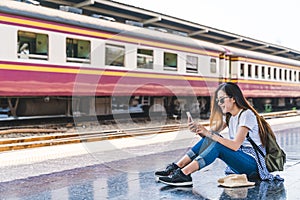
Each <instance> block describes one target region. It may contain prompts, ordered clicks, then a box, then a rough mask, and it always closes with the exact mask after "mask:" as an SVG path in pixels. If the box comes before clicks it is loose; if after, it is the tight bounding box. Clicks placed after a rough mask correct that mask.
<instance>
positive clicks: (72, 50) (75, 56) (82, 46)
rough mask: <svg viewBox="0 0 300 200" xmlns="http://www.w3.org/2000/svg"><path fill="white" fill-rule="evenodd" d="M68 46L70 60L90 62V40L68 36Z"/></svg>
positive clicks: (67, 51)
mask: <svg viewBox="0 0 300 200" xmlns="http://www.w3.org/2000/svg"><path fill="white" fill-rule="evenodd" d="M66 48H67V49H66V53H67V61H68V62H79V63H83V62H84V63H90V53H91V42H90V41H87V40H78V39H72V38H67V39H66Z"/></svg>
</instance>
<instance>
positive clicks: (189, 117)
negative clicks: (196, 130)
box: [186, 112, 194, 122]
mask: <svg viewBox="0 0 300 200" xmlns="http://www.w3.org/2000/svg"><path fill="white" fill-rule="evenodd" d="M186 115H187V117H188V122H194V120H193V117H192V115H191V113H190V112H186Z"/></svg>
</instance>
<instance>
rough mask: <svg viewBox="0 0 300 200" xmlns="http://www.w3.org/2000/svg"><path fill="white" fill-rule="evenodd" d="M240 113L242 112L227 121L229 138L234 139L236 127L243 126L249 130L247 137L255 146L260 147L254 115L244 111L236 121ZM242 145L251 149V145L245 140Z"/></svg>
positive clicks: (249, 111)
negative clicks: (248, 136)
mask: <svg viewBox="0 0 300 200" xmlns="http://www.w3.org/2000/svg"><path fill="white" fill-rule="evenodd" d="M241 112H242V110H241V111H240V112H239V113H238V114H237V115H236V116H231V118H230V120H229V125H228V126H229V127H228V129H229V131H228V132H229V138H230V139H234V138H235V136H236V134H237V130H238V127H240V126H245V127H247V128H248V129H249V135H250V137H251V139H252V140H253V141H254V142H255V143H256V144H257V145H261V141H260V137H259V133H258V132H259V129H258V123H257V119H256V116H255V114H254V113H253V112H252V111H251V110H249V109H248V110H245V111H243V113H242V114H241V116H240V119H239V120H238V118H239V115H240V113H241ZM238 121H239V122H238ZM242 145H243V146H249V147H252V145H251V143H250V142H249V141H248V140H247V138H246V139H245V141H244V142H243V144H242Z"/></svg>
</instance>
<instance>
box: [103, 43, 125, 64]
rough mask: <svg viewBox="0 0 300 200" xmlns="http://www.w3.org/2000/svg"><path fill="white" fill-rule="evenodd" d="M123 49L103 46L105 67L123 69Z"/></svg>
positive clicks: (116, 46) (121, 47) (114, 46)
mask: <svg viewBox="0 0 300 200" xmlns="http://www.w3.org/2000/svg"><path fill="white" fill-rule="evenodd" d="M124 63H125V47H124V46H118V45H111V44H106V46H105V65H110V66H121V67H124V66H125V65H124Z"/></svg>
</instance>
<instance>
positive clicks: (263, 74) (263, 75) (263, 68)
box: [261, 66, 265, 79]
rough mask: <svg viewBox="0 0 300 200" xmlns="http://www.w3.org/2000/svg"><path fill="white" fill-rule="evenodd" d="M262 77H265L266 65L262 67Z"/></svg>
mask: <svg viewBox="0 0 300 200" xmlns="http://www.w3.org/2000/svg"><path fill="white" fill-rule="evenodd" d="M261 78H263V79H264V78H265V66H262V67H261Z"/></svg>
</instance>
